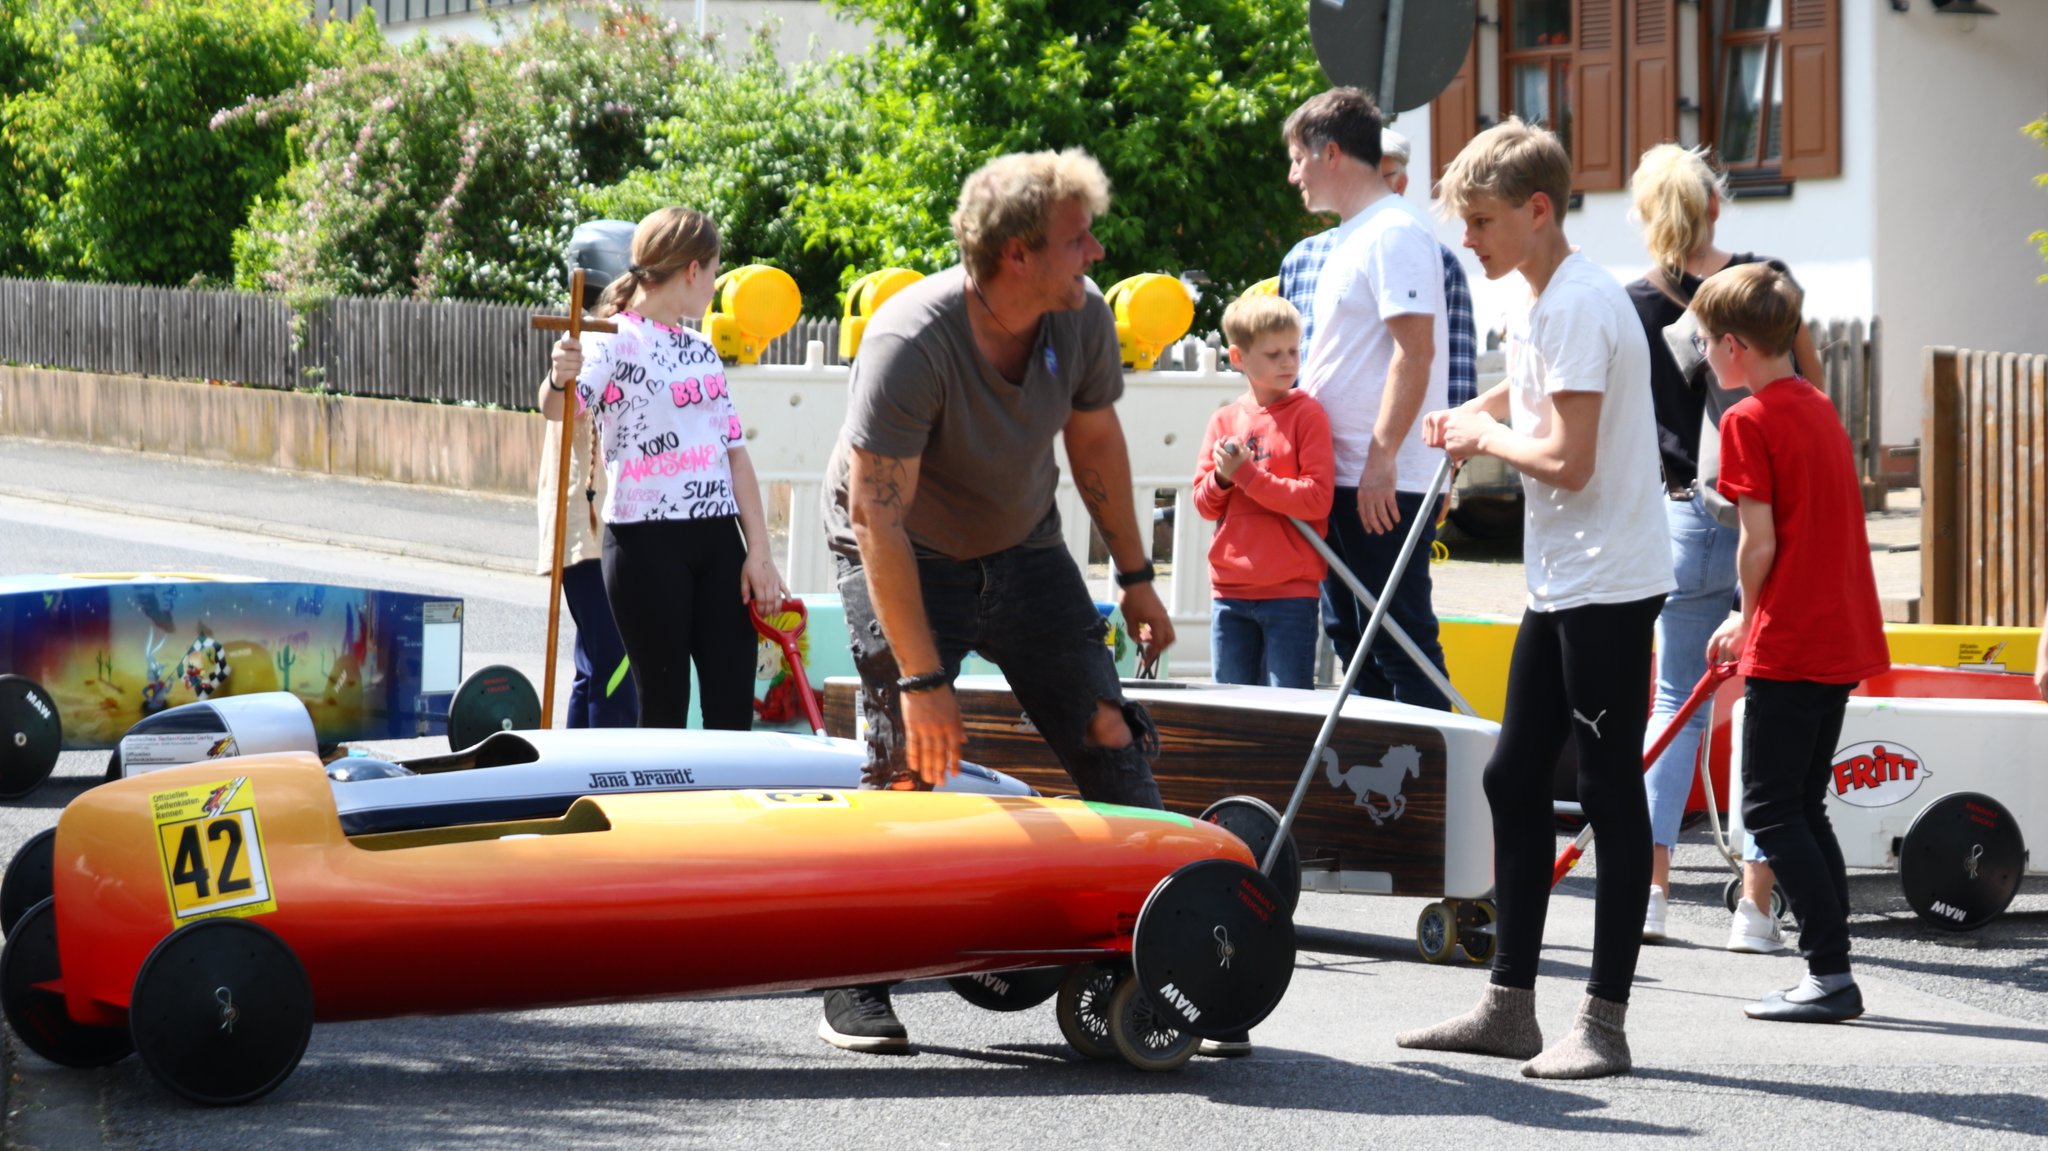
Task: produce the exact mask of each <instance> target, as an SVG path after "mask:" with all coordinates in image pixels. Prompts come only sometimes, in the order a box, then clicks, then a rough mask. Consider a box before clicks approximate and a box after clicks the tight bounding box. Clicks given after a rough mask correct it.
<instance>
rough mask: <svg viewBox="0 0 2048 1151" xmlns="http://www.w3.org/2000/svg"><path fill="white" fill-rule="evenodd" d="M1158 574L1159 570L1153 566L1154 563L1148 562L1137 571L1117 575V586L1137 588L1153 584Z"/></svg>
mask: <svg viewBox="0 0 2048 1151" xmlns="http://www.w3.org/2000/svg"><path fill="white" fill-rule="evenodd" d="M1158 574H1159V572H1158V570H1157V569H1155V568H1154V567H1153V566H1152V561H1151V560H1146V561H1145V566H1144V567H1141V568H1139V569H1138V570H1137V571H1134V572H1118V573H1116V586H1118V587H1136V586H1138V585H1139V584H1141V583H1151V582H1152V580H1153V579H1154V578H1155V577H1157V576H1158Z"/></svg>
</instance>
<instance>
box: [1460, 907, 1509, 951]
mask: <svg viewBox="0 0 2048 1151" xmlns="http://www.w3.org/2000/svg"><path fill="white" fill-rule="evenodd" d="M1498 917H1499V913H1498V912H1497V911H1496V910H1495V909H1494V906H1493V900H1491V899H1461V900H1459V901H1458V909H1457V912H1456V914H1455V915H1454V916H1453V919H1454V921H1455V922H1456V923H1457V925H1458V946H1459V947H1460V948H1461V949H1463V950H1464V952H1465V958H1467V959H1469V960H1471V961H1472V962H1474V963H1485V962H1487V961H1489V960H1491V959H1492V958H1493V952H1494V945H1495V943H1496V942H1497V940H1495V938H1494V931H1493V925H1494V921H1495V920H1496V919H1497V918H1498Z"/></svg>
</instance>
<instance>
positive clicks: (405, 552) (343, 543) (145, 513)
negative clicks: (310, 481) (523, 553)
mask: <svg viewBox="0 0 2048 1151" xmlns="http://www.w3.org/2000/svg"><path fill="white" fill-rule="evenodd" d="M0 496H7V497H12V498H14V499H19V500H26V501H28V502H30V503H41V504H57V505H61V506H65V507H74V508H83V509H85V510H87V511H96V512H105V513H107V514H109V515H119V516H136V517H140V518H143V519H153V520H162V521H164V522H166V523H180V524H192V525H194V526H196V527H206V528H214V529H217V530H220V531H230V532H242V533H244V534H248V535H259V536H268V537H270V538H272V539H281V540H291V541H293V542H294V543H307V544H323V545H326V546H328V547H339V548H351V549H355V550H359V551H373V552H381V553H383V554H385V555H393V556H404V557H406V558H408V559H424V560H432V561H434V562H436V563H445V564H452V565H455V566H457V567H471V568H483V569H485V570H487V571H495V572H505V573H508V574H511V575H533V574H534V571H533V565H532V564H531V563H530V562H522V561H518V560H512V559H506V558H503V557H500V556H491V555H478V554H476V553H474V552H464V551H458V550H456V549H454V548H442V547H435V546H433V545H432V544H415V543H404V542H401V541H398V540H387V539H379V538H377V537H375V536H359V535H351V534H349V533H347V532H333V531H323V530H321V529H318V528H308V527H305V526H303V525H299V524H285V523H272V522H269V521H265V520H256V521H250V520H245V519H238V518H236V517H234V516H224V515H214V514H210V513H207V512H195V511H190V510H188V509H185V508H169V507H162V506H158V505H155V504H138V503H127V502H122V503H114V502H112V501H108V500H96V499H91V498H89V497H81V496H67V495H59V494H56V493H52V492H47V491H37V490H35V489H31V488H19V487H13V486H11V485H7V484H0Z"/></svg>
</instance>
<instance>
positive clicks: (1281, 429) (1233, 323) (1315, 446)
mask: <svg viewBox="0 0 2048 1151" xmlns="http://www.w3.org/2000/svg"><path fill="white" fill-rule="evenodd" d="M1223 335H1224V337H1225V338H1226V339H1228V340H1229V341H1230V363H1231V366H1232V367H1235V368H1236V369H1237V370H1238V371H1240V372H1243V373H1244V378H1245V382H1246V384H1247V385H1248V386H1247V388H1246V390H1245V394H1244V395H1242V396H1240V397H1238V399H1236V400H1235V401H1233V402H1232V403H1230V404H1227V405H1225V406H1224V407H1222V408H1220V409H1218V410H1217V412H1216V414H1215V415H1213V416H1210V417H1209V430H1208V432H1207V434H1205V435H1204V436H1203V437H1202V454H1201V456H1200V458H1199V459H1198V460H1197V461H1196V465H1195V508H1196V510H1197V511H1199V512H1201V513H1202V517H1203V518H1204V519H1212V520H1217V521H1219V522H1218V524H1217V526H1216V540H1215V542H1214V543H1212V544H1210V545H1209V582H1210V584H1211V586H1212V587H1213V588H1214V590H1215V597H1216V598H1215V602H1214V605H1213V607H1212V608H1211V612H1210V629H1209V657H1210V662H1211V667H1212V672H1211V674H1212V675H1213V676H1214V677H1215V679H1216V682H1217V683H1256V684H1266V685H1269V686H1272V687H1302V688H1306V687H1314V686H1315V662H1316V635H1317V634H1318V631H1319V630H1320V624H1321V620H1320V615H1319V609H1318V602H1319V601H1318V599H1317V595H1318V591H1319V589H1320V586H1321V582H1322V578H1323V572H1324V564H1323V557H1322V556H1321V555H1319V554H1317V552H1316V550H1315V548H1314V546H1313V545H1311V544H1310V543H1309V542H1308V541H1307V540H1306V539H1303V538H1302V536H1301V533H1300V532H1299V531H1297V530H1296V529H1295V527H1294V525H1293V524H1291V523H1288V522H1287V520H1288V517H1290V516H1291V517H1293V518H1295V519H1301V520H1307V521H1308V523H1309V526H1310V527H1312V528H1314V529H1315V531H1316V534H1317V535H1321V534H1323V532H1324V530H1325V521H1327V520H1328V518H1329V515H1330V499H1331V496H1332V495H1333V494H1334V493H1335V492H1336V484H1337V460H1336V454H1335V449H1334V448H1333V447H1332V446H1331V442H1330V417H1329V416H1328V415H1326V414H1325V413H1324V412H1323V406H1322V405H1321V404H1319V403H1317V402H1316V400H1315V397H1314V396H1311V395H1309V394H1308V393H1307V392H1302V391H1296V390H1295V388H1294V377H1295V374H1296V373H1297V372H1298V371H1299V370H1300V367H1301V313H1299V312H1297V311H1295V310H1294V305H1292V304H1290V303H1288V302H1287V301H1286V300H1283V299H1281V298H1280V297H1278V296H1244V297H1242V298H1240V299H1239V300H1237V301H1236V302H1235V303H1233V304H1231V305H1230V307H1229V308H1228V309H1226V310H1225V311H1224V313H1223Z"/></svg>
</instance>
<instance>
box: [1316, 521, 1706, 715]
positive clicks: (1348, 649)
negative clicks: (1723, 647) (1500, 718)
mask: <svg viewBox="0 0 2048 1151" xmlns="http://www.w3.org/2000/svg"><path fill="white" fill-rule="evenodd" d="M1394 501H1395V504H1396V505H1397V506H1398V507H1399V508H1400V510H1401V522H1400V523H1398V524H1395V525H1394V530H1392V531H1390V532H1386V533H1385V534H1382V535H1374V534H1373V533H1371V532H1369V531H1366V530H1365V523H1364V521H1362V520H1360V519H1359V518H1358V489H1357V488H1341V487H1340V488H1338V489H1337V494H1336V497H1335V498H1334V499H1333V500H1332V501H1331V504H1330V534H1329V537H1328V540H1329V544H1330V549H1331V550H1332V551H1334V552H1336V553H1337V558H1338V559H1341V560H1343V561H1344V566H1345V567H1348V568H1350V569H1351V574H1352V575H1355V576H1357V577H1358V582H1359V583H1361V584H1364V585H1365V587H1366V590H1368V591H1370V592H1372V594H1374V595H1376V596H1378V595H1385V594H1386V586H1387V576H1388V575H1390V574H1392V572H1393V570H1394V560H1395V559H1396V558H1397V557H1399V556H1400V554H1401V545H1402V544H1403V543H1404V542H1406V540H1407V537H1408V532H1409V530H1410V529H1411V528H1413V527H1414V526H1415V517H1416V516H1418V515H1421V514H1422V493H1421V492H1396V493H1395V494H1394ZM1435 510H1436V509H1435V508H1431V509H1430V511H1431V512H1434V511H1435ZM1435 542H1436V524H1435V523H1433V522H1432V523H1430V524H1428V525H1427V526H1426V527H1424V528H1423V529H1422V542H1421V543H1419V544H1417V545H1416V547H1415V554H1414V556H1413V557H1411V558H1410V560H1409V563H1408V570H1407V571H1405V572H1403V573H1401V583H1400V584H1399V586H1397V587H1396V588H1395V589H1394V593H1393V596H1392V597H1391V598H1392V602H1391V603H1389V604H1388V605H1387V620H1388V621H1389V622H1392V623H1395V624H1399V625H1400V627H1401V630H1402V631H1404V632H1406V633H1408V638H1409V639H1410V640H1412V641H1414V643H1415V646H1416V647H1417V648H1418V649H1420V650H1421V651H1422V654H1424V655H1425V656H1428V657H1429V661H1430V662H1431V663H1433V664H1435V665H1436V669H1437V670H1438V671H1443V670H1444V649H1443V647H1442V645H1440V644H1438V643H1437V638H1436V609H1435V608H1434V607H1432V606H1431V605H1430V583H1429V551H1430V545H1431V544H1433V543H1435ZM1371 618H1372V611H1371V609H1369V608H1367V607H1366V606H1365V602H1364V601H1363V600H1360V599H1359V598H1357V597H1356V596H1354V595H1352V594H1351V589H1350V588H1348V587H1345V586H1344V581H1343V580H1341V579H1339V578H1337V573H1335V572H1331V573H1330V574H1329V575H1328V576H1325V577H1324V578H1323V630H1324V631H1325V632H1326V633H1328V635H1329V637H1330V645H1331V646H1332V647H1334V648H1336V649H1337V656H1338V658H1339V659H1342V660H1343V661H1344V665H1345V670H1346V671H1349V670H1350V665H1351V656H1352V654H1353V653H1354V652H1356V651H1357V650H1358V640H1359V637H1361V636H1363V635H1364V634H1365V625H1366V621H1367V620H1369V619H1371ZM1701 646H1702V647H1704V646H1705V641H1704V640H1702V641H1701ZM1353 690H1354V691H1356V692H1357V693H1358V694H1360V695H1369V696H1372V697H1373V698H1375V699H1394V700H1399V701H1401V702H1402V703H1412V704H1416V705H1418V706H1420V707H1433V708H1436V709H1437V710H1438V711H1449V710H1451V701H1450V700H1448V699H1446V698H1444V694H1443V693H1442V692H1440V691H1438V690H1437V689H1436V685H1435V684H1433V683H1431V682H1430V681H1429V677H1428V676H1426V675H1424V674H1423V672H1422V669H1421V668H1418V667H1416V666H1415V661H1414V660H1411V659H1409V658H1408V653H1407V652H1404V651H1402V650H1401V645H1400V644H1398V643H1396V642H1395V641H1394V637H1393V635H1392V634H1390V633H1389V632H1388V630H1387V628H1386V625H1385V624H1382V625H1381V626H1380V631H1379V634H1378V635H1376V636H1374V637H1373V641H1372V650H1371V651H1370V652H1368V653H1367V654H1366V665H1365V669H1364V670H1363V671H1361V672H1359V674H1358V682H1357V683H1356V685H1354V687H1353Z"/></svg>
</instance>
